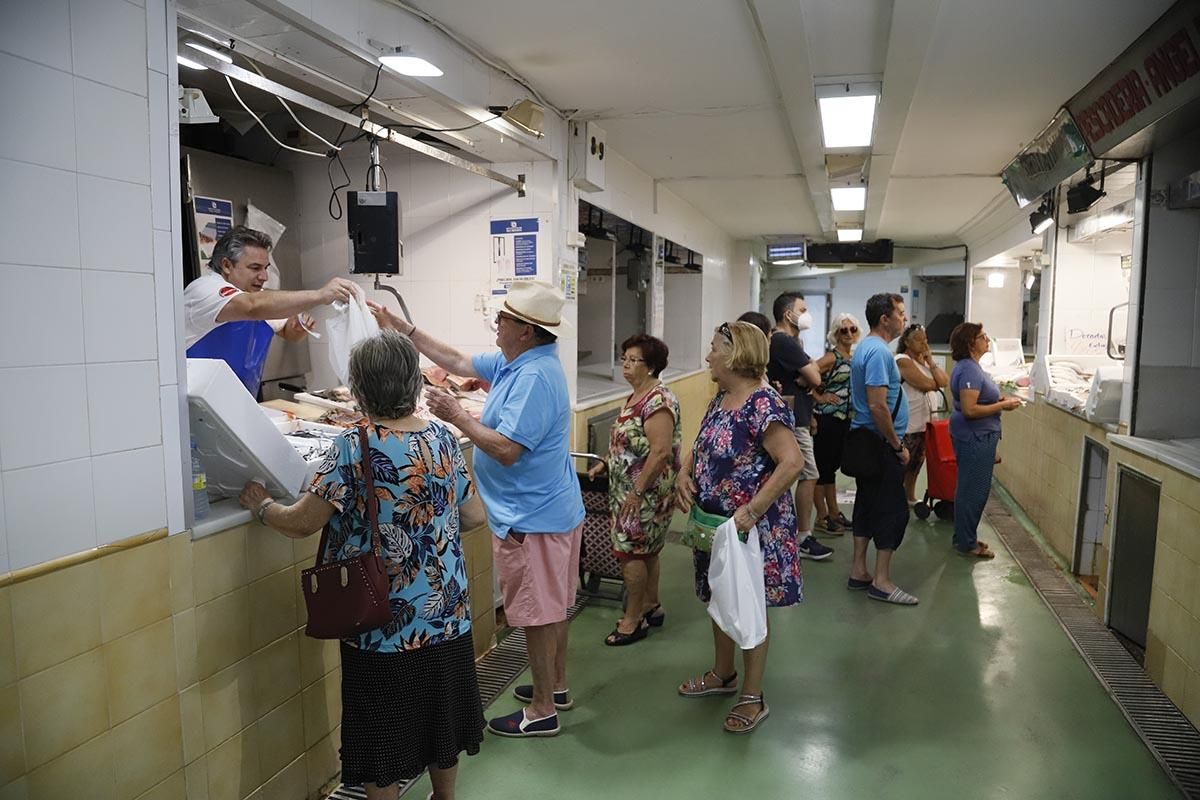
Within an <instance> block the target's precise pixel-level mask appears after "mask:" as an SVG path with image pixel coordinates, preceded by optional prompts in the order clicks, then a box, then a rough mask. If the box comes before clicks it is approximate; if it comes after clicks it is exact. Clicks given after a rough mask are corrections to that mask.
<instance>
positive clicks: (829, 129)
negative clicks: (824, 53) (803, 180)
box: [815, 82, 881, 149]
mask: <svg viewBox="0 0 1200 800" xmlns="http://www.w3.org/2000/svg"><path fill="white" fill-rule="evenodd" d="M880 90H881V87H880V84H878V83H840V82H839V83H825V84H819V85H818V86H816V87H815V94H816V97H817V108H818V110H819V111H820V114H821V134H822V136H823V138H824V140H825V147H826V148H827V149H832V148H838V147H870V146H871V136H872V134H873V133H874V131H875V109H876V107H877V106H878V105H879V94H880Z"/></svg>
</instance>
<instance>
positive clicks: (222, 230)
mask: <svg viewBox="0 0 1200 800" xmlns="http://www.w3.org/2000/svg"><path fill="white" fill-rule="evenodd" d="M194 202H195V206H196V211H195V213H196V244H197V248H198V251H199V253H200V263H201V264H202V265H203V264H207V263H208V260H209V259H210V258H212V252H213V245H215V244H216V243H217V240H218V239H220V238H221V237H222V236H224V235H225V234H226V233H228V232H229V230H230V229H232V228H233V202H232V201H230V200H218V199H216V198H214V197H196V198H194Z"/></svg>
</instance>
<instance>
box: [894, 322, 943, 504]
mask: <svg viewBox="0 0 1200 800" xmlns="http://www.w3.org/2000/svg"><path fill="white" fill-rule="evenodd" d="M896 366H897V367H899V368H900V380H901V381H903V382H904V383H903V386H904V394H905V396H906V397H907V398H908V430H907V431H905V433H904V446H905V447H907V448H908V465H907V466H905V468H904V491H905V493H906V494H907V495H908V504H909V505H910V506H912V505H916V504H917V477H918V476H919V475H920V474H921V467H923V466H924V465H925V426H926V425H928V424H929V410H930V406H929V393H930V392H936V391H939V390H940V389H944V388H946V387H947V386H949V385H950V378H949V377H948V376H947V375H946V371H945V370H944V369H942V368H941V367H939V366H938V365H937V362H935V361H934V360H933V353H932V352H930V350H929V339H928V337H926V335H925V326H924V325H921V324H920V323H913V324H912V325H909V326H908V327H907V328H905V329H904V333H902V334H900V341H899V343H898V344H897V345H896Z"/></svg>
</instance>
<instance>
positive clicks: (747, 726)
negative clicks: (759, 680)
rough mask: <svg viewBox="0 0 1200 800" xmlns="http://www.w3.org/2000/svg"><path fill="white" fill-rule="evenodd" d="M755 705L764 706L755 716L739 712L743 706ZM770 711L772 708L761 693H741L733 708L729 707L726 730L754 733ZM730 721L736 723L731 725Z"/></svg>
mask: <svg viewBox="0 0 1200 800" xmlns="http://www.w3.org/2000/svg"><path fill="white" fill-rule="evenodd" d="M755 705H757V706H762V708H760V709H759V710H758V713H757V714H755V715H754V716H753V717H748V716H746V715H745V714H739V713H738V711H737V709H739V708H741V707H742V706H755ZM770 713H771V709H770V708H769V707H768V706H767V702H766V701H765V700H763V696H762V695H761V694H743V695H740V696H739V697H738V701H737V702H736V703H734V704H733V708H731V709H729V713H728V714H726V715H725V730H727V731H729V732H730V733H752V732H753V731H754V729H755V728H757V727H758V723H760V722H762V721H763V720H764V719H766V718H767V716H768V715H769V714H770ZM730 722H733V723H735V724H733V725H730V724H729V723H730Z"/></svg>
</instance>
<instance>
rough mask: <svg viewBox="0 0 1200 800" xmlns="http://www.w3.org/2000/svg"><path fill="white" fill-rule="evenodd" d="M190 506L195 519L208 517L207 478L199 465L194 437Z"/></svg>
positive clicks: (198, 455)
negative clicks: (192, 508) (193, 509)
mask: <svg viewBox="0 0 1200 800" xmlns="http://www.w3.org/2000/svg"><path fill="white" fill-rule="evenodd" d="M192 504H193V506H194V508H195V513H196V519H204V518H205V517H207V516H208V476H207V475H205V474H204V466H203V465H202V464H201V463H200V453H199V451H198V450H196V437H195V436H193V437H192Z"/></svg>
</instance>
